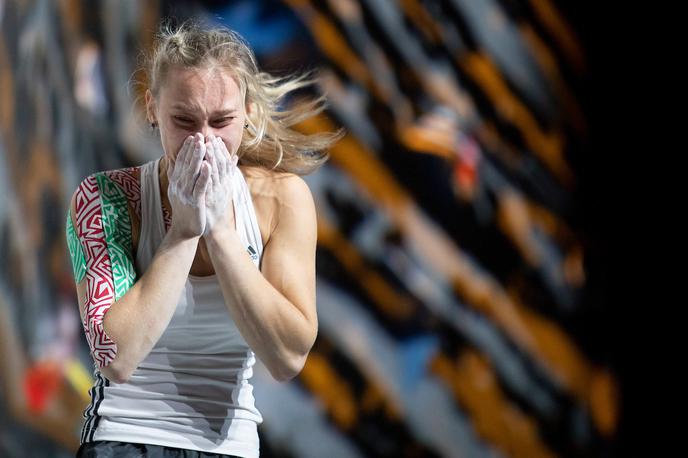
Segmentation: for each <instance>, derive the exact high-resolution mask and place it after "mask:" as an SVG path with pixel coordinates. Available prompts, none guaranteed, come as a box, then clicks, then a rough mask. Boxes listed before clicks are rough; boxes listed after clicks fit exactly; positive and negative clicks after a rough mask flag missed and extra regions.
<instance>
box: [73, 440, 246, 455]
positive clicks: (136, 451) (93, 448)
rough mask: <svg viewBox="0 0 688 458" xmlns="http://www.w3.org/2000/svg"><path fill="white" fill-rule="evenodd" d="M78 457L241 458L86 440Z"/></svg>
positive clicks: (155, 446)
mask: <svg viewBox="0 0 688 458" xmlns="http://www.w3.org/2000/svg"><path fill="white" fill-rule="evenodd" d="M76 457H77V458H142V457H146V458H240V457H238V456H236V455H220V454H219V453H208V452H199V451H198V450H187V449H184V448H174V447H164V446H162V445H149V444H134V443H130V442H114V441H93V442H84V443H83V444H81V447H79V450H78V451H77V452H76Z"/></svg>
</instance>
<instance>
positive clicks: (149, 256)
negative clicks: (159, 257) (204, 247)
mask: <svg viewBox="0 0 688 458" xmlns="http://www.w3.org/2000/svg"><path fill="white" fill-rule="evenodd" d="M159 163H160V158H158V159H156V160H154V161H150V162H147V163H145V164H144V165H142V166H141V234H140V237H139V246H138V249H137V250H136V264H137V268H139V269H140V270H139V271H140V272H144V271H145V270H146V268H147V267H148V266H149V265H150V263H151V261H152V260H153V256H154V255H155V252H156V251H157V249H158V247H159V246H160V244H161V243H162V239H163V238H164V237H165V223H164V220H163V215H162V202H161V200H160V185H159V182H158V164H159Z"/></svg>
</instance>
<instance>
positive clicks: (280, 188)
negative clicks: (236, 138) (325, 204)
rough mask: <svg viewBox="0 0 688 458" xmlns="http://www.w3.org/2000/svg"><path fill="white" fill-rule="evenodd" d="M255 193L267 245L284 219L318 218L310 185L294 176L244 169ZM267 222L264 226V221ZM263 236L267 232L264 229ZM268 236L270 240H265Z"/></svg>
mask: <svg viewBox="0 0 688 458" xmlns="http://www.w3.org/2000/svg"><path fill="white" fill-rule="evenodd" d="M240 169H241V171H242V172H243V175H244V177H245V178H246V183H247V184H248V187H249V189H250V191H251V197H252V199H253V204H254V207H255V208H256V213H257V214H258V215H257V216H258V219H259V225H260V226H263V224H265V225H267V226H268V227H267V228H266V232H267V234H264V237H263V240H264V241H265V242H267V239H269V235H271V234H272V233H273V232H274V229H275V228H276V227H277V224H278V223H279V221H280V219H284V218H289V217H306V218H307V217H309V216H310V215H311V214H312V215H314V212H315V210H314V203H313V195H312V194H311V191H310V188H309V187H308V184H307V183H306V181H305V180H304V179H303V178H302V177H300V176H299V175H296V174H294V173H289V172H274V171H271V170H266V169H263V168H260V167H253V166H243V165H242V166H240ZM261 219H262V220H263V222H261V221H260V220H261ZM261 232H263V228H262V227H261ZM265 235H267V238H266V237H265Z"/></svg>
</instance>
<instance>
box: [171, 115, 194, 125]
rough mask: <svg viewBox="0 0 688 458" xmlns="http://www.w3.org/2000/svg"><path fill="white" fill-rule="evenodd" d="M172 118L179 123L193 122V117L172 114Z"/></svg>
mask: <svg viewBox="0 0 688 458" xmlns="http://www.w3.org/2000/svg"><path fill="white" fill-rule="evenodd" d="M174 120H175V121H177V122H179V123H181V124H191V123H192V122H193V119H191V118H187V117H185V116H174Z"/></svg>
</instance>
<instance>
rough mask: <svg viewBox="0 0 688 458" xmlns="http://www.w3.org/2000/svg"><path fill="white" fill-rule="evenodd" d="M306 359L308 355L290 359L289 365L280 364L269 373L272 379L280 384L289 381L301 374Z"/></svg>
mask: <svg viewBox="0 0 688 458" xmlns="http://www.w3.org/2000/svg"><path fill="white" fill-rule="evenodd" d="M307 358H308V354H306V355H304V356H302V357H299V358H294V359H292V360H291V361H290V363H289V364H284V363H283V364H281V365H280V366H279V367H278V368H276V369H274V370H271V371H270V373H271V375H272V378H274V379H275V380H277V381H278V382H282V383H283V382H288V381H290V380H291V379H293V378H294V377H296V376H297V375H299V374H300V373H301V371H302V370H303V367H304V365H305V364H306V359H307Z"/></svg>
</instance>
